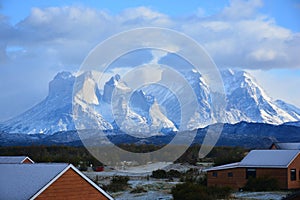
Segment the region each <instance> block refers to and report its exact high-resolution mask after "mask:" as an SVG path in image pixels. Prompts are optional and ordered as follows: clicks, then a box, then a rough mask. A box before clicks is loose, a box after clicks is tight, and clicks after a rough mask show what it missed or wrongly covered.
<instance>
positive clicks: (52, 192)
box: [0, 163, 113, 200]
mask: <svg viewBox="0 0 300 200" xmlns="http://www.w3.org/2000/svg"><path fill="white" fill-rule="evenodd" d="M0 196H1V199H20V200H22V199H55V200H59V199H97V200H111V199H113V198H112V197H111V196H110V195H109V194H108V193H106V192H105V191H104V190H102V189H101V188H100V187H99V186H98V185H96V184H95V183H94V182H93V181H91V180H90V179H89V178H87V177H86V176H85V175H84V174H83V173H81V172H80V171H79V170H78V169H76V168H75V167H74V166H73V165H71V164H65V163H59V164H58V163H56V164H55V163H53V164H46V163H39V164H26V165H25V164H0Z"/></svg>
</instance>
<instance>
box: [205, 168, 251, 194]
mask: <svg viewBox="0 0 300 200" xmlns="http://www.w3.org/2000/svg"><path fill="white" fill-rule="evenodd" d="M213 172H217V173H218V174H217V177H214V176H213ZM228 173H232V177H228ZM246 181H247V180H246V171H245V169H244V168H233V169H224V170H218V171H209V172H207V186H222V187H225V186H227V187H231V188H232V189H236V190H237V189H239V188H243V187H244V185H245V184H246Z"/></svg>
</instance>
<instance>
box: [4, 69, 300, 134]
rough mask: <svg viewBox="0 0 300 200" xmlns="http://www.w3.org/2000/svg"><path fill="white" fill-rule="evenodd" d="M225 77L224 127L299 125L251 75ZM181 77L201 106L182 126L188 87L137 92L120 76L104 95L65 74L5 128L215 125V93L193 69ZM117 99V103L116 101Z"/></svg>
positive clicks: (140, 130) (88, 76)
mask: <svg viewBox="0 0 300 200" xmlns="http://www.w3.org/2000/svg"><path fill="white" fill-rule="evenodd" d="M221 75H222V78H223V82H224V88H225V93H226V101H227V106H226V111H225V113H226V116H225V117H224V119H223V120H224V121H222V122H223V123H231V124H234V123H237V122H240V121H247V122H259V123H269V124H282V123H285V122H294V121H300V109H299V108H296V107H295V106H293V105H290V104H287V103H285V102H283V101H280V100H277V101H273V100H272V98H270V97H269V96H268V95H267V93H266V92H264V90H263V89H262V88H261V87H260V86H259V85H258V84H257V82H256V81H255V79H254V78H253V77H251V75H250V74H249V73H247V72H245V71H237V70H223V71H221ZM182 76H183V77H184V78H185V79H186V81H187V82H188V83H189V84H190V86H191V88H192V89H193V90H194V93H195V95H196V98H197V101H198V105H199V106H198V107H197V108H196V109H193V112H194V113H190V115H189V116H188V121H187V122H184V124H180V122H181V117H182V116H181V114H182V110H181V109H182V108H180V107H181V106H185V105H180V102H179V99H178V96H177V95H178V94H177V93H180V92H182V91H183V88H180V86H178V85H176V87H174V88H176V89H175V91H170V90H169V89H168V88H166V87H164V86H162V85H159V84H152V85H147V86H143V87H142V88H139V89H138V90H136V91H132V89H131V88H130V87H128V86H127V84H126V83H125V82H124V81H123V80H122V77H121V76H119V75H115V76H113V77H111V78H110V79H109V80H108V81H107V82H106V83H105V85H104V87H103V90H102V92H100V90H99V88H98V85H97V82H96V78H95V76H94V74H93V73H92V72H85V73H83V74H81V75H78V76H77V77H75V76H74V75H72V74H71V73H69V72H61V73H58V74H57V75H56V76H55V78H54V79H53V80H52V81H51V82H50V83H49V94H48V96H47V97H46V98H45V99H44V100H43V101H42V102H40V103H39V104H37V105H36V106H34V107H33V108H31V109H29V110H28V111H26V112H25V113H23V114H21V115H19V116H17V117H15V118H13V119H11V120H8V121H6V122H4V124H3V125H2V126H1V127H0V129H1V130H2V131H4V132H10V133H28V134H31V133H46V134H52V133H55V132H58V131H67V130H74V129H76V128H77V129H94V128H96V129H102V130H108V129H119V128H121V130H126V131H127V132H128V133H129V134H134V136H137V137H146V136H147V137H148V136H149V135H157V134H164V133H166V132H169V131H177V130H179V127H180V126H181V130H182V129H195V128H199V127H204V126H207V125H209V124H212V123H214V121H212V116H211V110H212V101H211V95H210V89H209V86H208V84H207V83H206V82H205V79H204V77H202V75H201V74H199V73H198V72H197V71H193V70H192V71H188V72H184V73H183V74H182ZM174 84H179V83H174ZM113 95H115V96H113ZM112 97H114V98H116V97H117V98H116V99H114V100H113V101H112ZM188 98H189V97H186V99H187V100H188ZM126 100H128V102H126ZM72 101H73V105H72ZM186 102H187V103H189V102H188V101H186ZM188 105H189V104H188ZM72 106H73V107H72ZM187 107H188V106H187ZM72 108H73V109H72ZM195 110H196V111H195ZM74 122H76V126H75V123H74Z"/></svg>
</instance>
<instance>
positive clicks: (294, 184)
mask: <svg viewBox="0 0 300 200" xmlns="http://www.w3.org/2000/svg"><path fill="white" fill-rule="evenodd" d="M291 169H296V180H295V181H291V173H290V171H291ZM286 173H287V176H288V178H287V180H288V181H287V183H288V189H299V188H300V155H298V156H297V157H296V158H295V159H294V160H293V161H292V162H291V164H290V165H289V167H288V169H287V172H286Z"/></svg>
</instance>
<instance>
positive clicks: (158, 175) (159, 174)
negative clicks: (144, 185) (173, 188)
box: [151, 169, 168, 178]
mask: <svg viewBox="0 0 300 200" xmlns="http://www.w3.org/2000/svg"><path fill="white" fill-rule="evenodd" d="M151 177H153V178H168V176H167V172H166V171H165V170H163V169H158V170H155V171H153V172H152V175H151Z"/></svg>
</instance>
